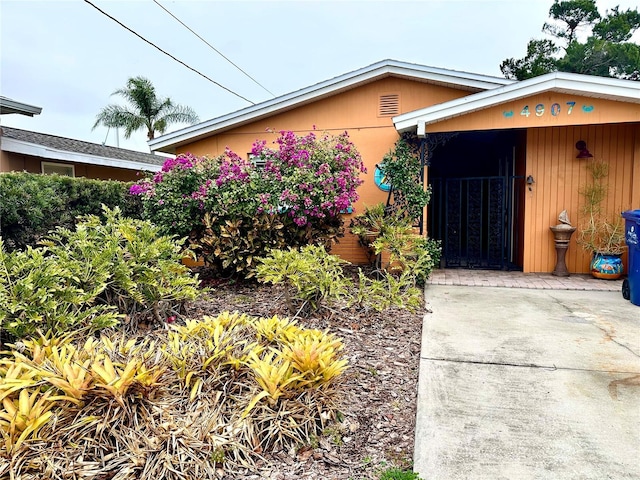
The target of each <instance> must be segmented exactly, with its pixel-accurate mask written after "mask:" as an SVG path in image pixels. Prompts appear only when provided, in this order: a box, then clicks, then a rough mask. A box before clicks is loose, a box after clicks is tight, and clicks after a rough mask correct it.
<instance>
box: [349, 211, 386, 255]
mask: <svg viewBox="0 0 640 480" xmlns="http://www.w3.org/2000/svg"><path fill="white" fill-rule="evenodd" d="M394 222H395V216H394V215H393V214H392V213H387V211H386V208H385V205H384V203H377V204H375V205H373V206H371V207H367V206H365V207H364V212H362V213H360V214H358V215H356V216H355V217H354V218H353V220H351V223H350V224H349V228H350V230H351V233H353V234H354V235H357V236H358V237H360V243H361V244H362V245H364V246H365V247H367V248H371V245H372V244H373V242H374V241H375V239H376V238H378V236H379V235H381V234H382V233H383V232H384V230H385V228H386V227H388V226H389V225H391V224H393V223H394Z"/></svg>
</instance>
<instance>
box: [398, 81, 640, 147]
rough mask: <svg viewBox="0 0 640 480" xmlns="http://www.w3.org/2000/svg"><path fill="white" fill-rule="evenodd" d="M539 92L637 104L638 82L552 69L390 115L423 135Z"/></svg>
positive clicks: (403, 129) (403, 128)
mask: <svg viewBox="0 0 640 480" xmlns="http://www.w3.org/2000/svg"><path fill="white" fill-rule="evenodd" d="M543 92H557V93H565V94H573V95H579V96H583V97H592V98H602V99H606V100H615V101H620V102H630V103H640V82H635V81H631V80H619V79H617V78H606V77H596V76H592V75H579V74H576V73H564V72H553V73H547V74H546V75H541V76H539V77H534V78H530V79H528V80H523V81H521V82H517V83H513V84H511V85H505V86H503V87H499V88H495V89H493V90H488V91H485V92H480V93H476V94H473V95H469V96H466V97H462V98H458V99H455V100H451V101H448V102H444V103H440V104H438V105H433V106H431V107H426V108H422V109H420V110H414V111H413V112H408V113H404V114H402V115H398V116H396V117H393V123H394V125H395V127H396V130H398V131H399V132H406V131H412V130H416V129H417V130H418V133H419V134H423V133H424V125H429V124H432V123H436V122H441V121H443V120H447V119H449V118H453V117H457V116H460V115H465V114H468V113H471V112H476V111H478V110H483V109H485V108H490V107H493V106H496V105H500V104H502V103H506V102H510V101H513V100H518V99H520V98H524V97H529V96H532V95H536V94H539V93H543Z"/></svg>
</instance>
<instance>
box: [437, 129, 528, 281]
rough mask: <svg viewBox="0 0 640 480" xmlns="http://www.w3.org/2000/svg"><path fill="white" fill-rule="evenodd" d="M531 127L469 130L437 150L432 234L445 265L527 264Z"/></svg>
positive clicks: (509, 267) (513, 267)
mask: <svg viewBox="0 0 640 480" xmlns="http://www.w3.org/2000/svg"><path fill="white" fill-rule="evenodd" d="M525 144H526V132H524V131H517V130H504V131H487V132H463V133H460V134H458V135H457V136H455V137H454V138H452V139H451V140H449V142H447V143H446V144H445V145H443V146H439V147H438V148H437V149H436V150H434V152H433V156H432V157H431V164H430V167H429V184H430V185H431V189H432V197H431V202H430V204H429V207H428V229H429V230H428V231H429V236H430V237H432V238H435V239H437V240H441V242H442V266H443V267H446V268H452V267H461V268H479V269H501V270H517V269H521V268H522V232H523V228H524V227H523V225H524V224H523V219H524V192H525V186H526V183H525V178H524V163H525V157H524V152H525Z"/></svg>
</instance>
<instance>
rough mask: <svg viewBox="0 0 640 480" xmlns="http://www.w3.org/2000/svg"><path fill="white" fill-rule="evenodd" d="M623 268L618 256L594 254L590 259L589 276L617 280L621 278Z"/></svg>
mask: <svg viewBox="0 0 640 480" xmlns="http://www.w3.org/2000/svg"><path fill="white" fill-rule="evenodd" d="M623 271H624V266H623V265H622V258H620V255H613V254H608V253H594V254H593V258H592V259H591V275H593V276H594V277H595V278H601V279H604V280H618V279H619V278H620V277H621V276H622V272H623Z"/></svg>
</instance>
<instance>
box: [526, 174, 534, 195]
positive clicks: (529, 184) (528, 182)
mask: <svg viewBox="0 0 640 480" xmlns="http://www.w3.org/2000/svg"><path fill="white" fill-rule="evenodd" d="M534 183H536V181H535V180H534V179H533V175H529V176H528V177H527V185H528V186H529V191H530V192H531V191H532V190H533V184H534Z"/></svg>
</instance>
